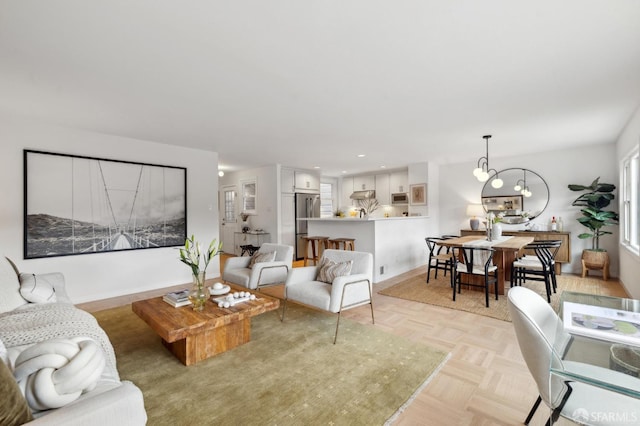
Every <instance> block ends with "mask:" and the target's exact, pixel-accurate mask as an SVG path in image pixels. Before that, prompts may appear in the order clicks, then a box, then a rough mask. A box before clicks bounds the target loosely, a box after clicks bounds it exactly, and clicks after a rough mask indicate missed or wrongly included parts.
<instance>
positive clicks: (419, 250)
mask: <svg viewBox="0 0 640 426" xmlns="http://www.w3.org/2000/svg"><path fill="white" fill-rule="evenodd" d="M299 220H306V221H308V232H309V235H322V236H325V237H329V238H341V237H344V238H354V239H355V240H356V241H355V246H356V251H366V252H369V253H371V254H373V265H374V267H373V282H374V283H377V282H380V281H382V280H386V279H389V278H392V277H395V276H396V275H400V274H402V273H404V272H408V271H410V270H412V269H415V268H417V267H419V266H421V265H425V264H426V262H427V245H426V243H425V240H424V239H425V237H427V236H429V235H430V233H431V232H432V230H433V229H435V225H434V224H433V223H432V222H433V221H431V220H429V217H427V216H409V217H380V218H366V219H360V218H357V217H356V218H352V217H344V218H340V217H332V218H311V219H299Z"/></svg>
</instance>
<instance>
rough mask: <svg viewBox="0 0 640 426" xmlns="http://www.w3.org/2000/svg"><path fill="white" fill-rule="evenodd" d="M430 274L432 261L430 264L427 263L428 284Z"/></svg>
mask: <svg viewBox="0 0 640 426" xmlns="http://www.w3.org/2000/svg"><path fill="white" fill-rule="evenodd" d="M430 275H431V261H429V265H427V284H429V276H430Z"/></svg>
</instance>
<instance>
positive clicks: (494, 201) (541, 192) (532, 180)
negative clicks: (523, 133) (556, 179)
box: [482, 168, 549, 223]
mask: <svg viewBox="0 0 640 426" xmlns="http://www.w3.org/2000/svg"><path fill="white" fill-rule="evenodd" d="M496 178H500V179H502V181H503V185H502V186H501V187H500V188H494V186H493V185H492V182H493V181H494V180H495V179H496ZM548 203H549V186H548V185H547V182H545V181H544V179H542V176H540V175H539V174H537V173H536V172H533V171H531V170H528V169H522V168H512V169H504V170H501V171H499V172H498V173H497V174H495V175H492V176H491V178H490V179H489V180H488V181H486V182H485V184H484V186H483V187H482V206H483V207H484V210H485V211H486V212H487V213H488V212H493V213H494V214H496V215H497V214H500V215H502V216H503V218H502V221H503V222H504V223H525V222H528V221H529V220H532V219H533V218H535V217H537V216H539V215H540V213H542V212H543V211H544V209H545V208H546V207H547V204H548Z"/></svg>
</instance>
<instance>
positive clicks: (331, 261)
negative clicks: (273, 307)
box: [281, 249, 375, 344]
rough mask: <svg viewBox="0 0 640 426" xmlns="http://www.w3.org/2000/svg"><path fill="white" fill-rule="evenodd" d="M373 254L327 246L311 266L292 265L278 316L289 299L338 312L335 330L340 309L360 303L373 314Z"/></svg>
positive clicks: (283, 311)
mask: <svg viewBox="0 0 640 426" xmlns="http://www.w3.org/2000/svg"><path fill="white" fill-rule="evenodd" d="M372 283H373V255H372V254H371V253H367V252H359V251H350V250H334V249H327V250H325V251H324V252H323V253H322V257H321V258H320V262H319V263H318V265H314V266H304V267H299V268H293V269H291V270H290V271H289V276H288V277H287V281H286V282H285V285H284V302H283V306H282V318H281V320H282V321H284V316H285V312H286V309H287V302H288V301H289V300H293V301H295V302H299V303H302V304H304V305H308V306H312V307H314V308H317V309H321V310H324V311H328V312H332V313H336V314H338V319H337V322H336V332H335V335H334V338H333V343H334V344H335V343H336V341H337V339H338V327H339V326H340V316H341V314H342V311H344V310H347V309H351V308H355V307H358V306H362V305H370V306H371V320H372V322H373V323H375V318H374V316H373V297H372Z"/></svg>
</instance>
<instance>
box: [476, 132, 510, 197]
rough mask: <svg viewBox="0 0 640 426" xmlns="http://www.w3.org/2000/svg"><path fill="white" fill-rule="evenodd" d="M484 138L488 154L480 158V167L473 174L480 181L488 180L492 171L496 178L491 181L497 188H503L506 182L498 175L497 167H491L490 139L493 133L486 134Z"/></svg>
mask: <svg viewBox="0 0 640 426" xmlns="http://www.w3.org/2000/svg"><path fill="white" fill-rule="evenodd" d="M482 138H483V139H484V140H485V145H486V155H485V156H484V157H480V158H479V159H478V167H476V168H475V169H474V170H473V175H474V176H475V177H476V178H477V179H478V181H480V182H486V181H487V180H489V176H490V172H493V173H494V179H493V181H492V182H491V186H493V187H494V188H496V189H497V188H502V185H503V184H504V182H503V181H502V179H500V177H499V176H498V171H497V170H496V169H490V168H489V139H491V135H485V136H483V137H482Z"/></svg>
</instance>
